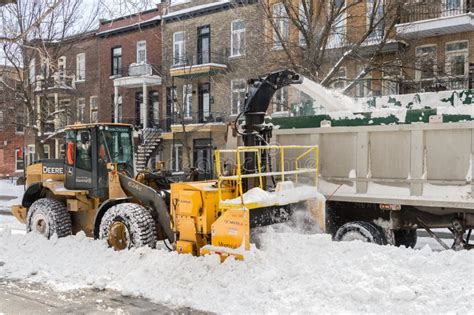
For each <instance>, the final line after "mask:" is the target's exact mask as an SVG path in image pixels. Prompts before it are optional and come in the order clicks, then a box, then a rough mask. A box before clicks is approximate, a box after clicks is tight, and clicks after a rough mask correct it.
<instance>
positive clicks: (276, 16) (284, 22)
mask: <svg viewBox="0 0 474 315" xmlns="http://www.w3.org/2000/svg"><path fill="white" fill-rule="evenodd" d="M272 12H273V24H274V25H273V47H275V48H281V47H282V46H283V43H282V41H285V42H286V41H288V36H289V21H288V14H287V12H286V9H285V5H284V4H283V3H277V4H274V5H273V7H272Z"/></svg>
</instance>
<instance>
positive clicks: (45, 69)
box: [41, 57, 49, 78]
mask: <svg viewBox="0 0 474 315" xmlns="http://www.w3.org/2000/svg"><path fill="white" fill-rule="evenodd" d="M41 76H43V78H47V77H49V59H48V58H45V57H43V58H41Z"/></svg>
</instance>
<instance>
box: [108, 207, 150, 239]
mask: <svg viewBox="0 0 474 315" xmlns="http://www.w3.org/2000/svg"><path fill="white" fill-rule="evenodd" d="M118 217H120V218H122V219H123V221H124V223H125V224H126V225H127V227H128V229H129V233H130V234H131V235H130V241H131V246H133V247H142V246H149V247H152V248H154V247H155V246H156V242H157V233H156V223H155V220H154V219H153V216H152V214H151V213H150V211H148V210H147V209H146V208H144V207H142V206H141V205H139V204H135V203H120V204H118V205H115V206H113V207H111V208H110V209H109V210H107V212H106V213H105V214H104V216H103V217H102V221H101V223H100V229H99V238H100V239H107V237H108V231H109V227H110V225H111V223H112V222H113V221H115V219H116V218H118Z"/></svg>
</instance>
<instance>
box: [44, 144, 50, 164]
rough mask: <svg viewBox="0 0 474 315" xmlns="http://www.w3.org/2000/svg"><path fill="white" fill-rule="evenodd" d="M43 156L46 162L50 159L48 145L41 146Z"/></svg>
mask: <svg viewBox="0 0 474 315" xmlns="http://www.w3.org/2000/svg"><path fill="white" fill-rule="evenodd" d="M43 156H44V158H45V159H46V160H47V159H50V158H51V148H50V146H49V144H45V145H43Z"/></svg>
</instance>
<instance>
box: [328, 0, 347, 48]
mask: <svg viewBox="0 0 474 315" xmlns="http://www.w3.org/2000/svg"><path fill="white" fill-rule="evenodd" d="M331 3H332V8H331V12H332V14H333V15H334V22H333V24H332V25H331V33H330V36H329V40H328V45H329V46H330V47H340V46H342V45H343V44H344V41H345V38H346V19H347V14H346V1H345V0H334V1H333V2H331Z"/></svg>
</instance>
